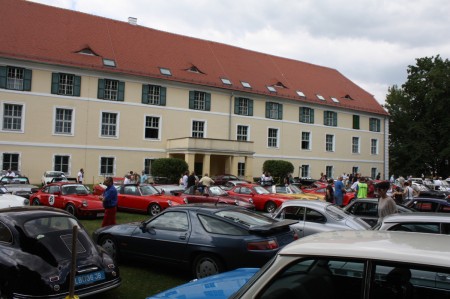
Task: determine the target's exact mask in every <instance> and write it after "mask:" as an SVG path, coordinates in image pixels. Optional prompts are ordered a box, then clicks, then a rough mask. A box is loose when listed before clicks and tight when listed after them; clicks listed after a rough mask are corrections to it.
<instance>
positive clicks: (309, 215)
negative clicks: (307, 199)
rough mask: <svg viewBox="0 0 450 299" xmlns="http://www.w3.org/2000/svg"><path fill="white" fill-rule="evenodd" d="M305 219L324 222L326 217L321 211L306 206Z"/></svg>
mask: <svg viewBox="0 0 450 299" xmlns="http://www.w3.org/2000/svg"><path fill="white" fill-rule="evenodd" d="M305 221H308V222H318V223H325V222H327V218H326V217H325V216H324V215H323V214H322V213H320V212H318V211H316V210H314V209H309V208H307V209H306V217H305Z"/></svg>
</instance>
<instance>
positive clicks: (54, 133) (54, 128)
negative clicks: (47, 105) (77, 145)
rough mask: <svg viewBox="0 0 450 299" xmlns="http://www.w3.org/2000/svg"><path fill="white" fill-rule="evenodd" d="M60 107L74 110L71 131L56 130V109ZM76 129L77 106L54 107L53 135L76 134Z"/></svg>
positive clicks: (60, 107)
mask: <svg viewBox="0 0 450 299" xmlns="http://www.w3.org/2000/svg"><path fill="white" fill-rule="evenodd" d="M58 109H64V110H71V111H72V119H71V121H70V125H71V128H70V133H64V132H56V115H57V114H56V111H57V110H58ZM74 130H75V108H73V107H63V106H55V107H53V135H58V136H74V135H75V133H74Z"/></svg>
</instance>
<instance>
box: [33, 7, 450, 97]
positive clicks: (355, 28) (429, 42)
mask: <svg viewBox="0 0 450 299" xmlns="http://www.w3.org/2000/svg"><path fill="white" fill-rule="evenodd" d="M32 2H38V3H42V4H47V5H52V6H57V7H61V8H67V9H71V10H75V11H80V12H84V13H88V14H92V15H96V16H102V17H106V18H110V19H114V20H119V21H124V22H127V21H128V17H134V18H137V24H138V25H141V26H145V27H149V28H154V29H157V30H162V31H167V32H171V33H176V34H181V35H186V36H190V37H195V38H200V39H205V40H210V41H215V42H220V43H224V44H228V45H233V46H237V47H241V48H245V49H249V50H254V51H258V52H262V53H267V54H272V55H276V56H281V57H285V58H291V59H295V60H299V61H304V62H308V63H312V64H317V65H321V66H325V67H329V68H333V69H336V70H338V71H339V72H340V73H342V74H343V75H344V76H346V77H347V78H348V79H350V80H352V81H353V82H354V83H356V84H357V85H359V86H360V87H362V88H363V89H365V90H366V91H367V92H369V93H370V94H372V95H374V97H375V99H376V100H377V101H378V102H379V103H380V104H384V102H385V99H386V94H387V93H388V88H389V87H391V86H393V85H397V86H399V87H400V86H401V85H402V84H403V83H405V82H406V80H407V69H408V66H410V65H415V64H416V59H417V58H423V57H435V56H437V55H440V56H441V57H442V58H443V59H449V58H450V17H449V15H450V1H448V0H432V1H430V0H283V1H281V0H239V1H237V0H32Z"/></svg>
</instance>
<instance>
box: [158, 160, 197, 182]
mask: <svg viewBox="0 0 450 299" xmlns="http://www.w3.org/2000/svg"><path fill="white" fill-rule="evenodd" d="M188 169H189V167H188V164H187V163H186V161H184V160H182V159H177V158H161V159H156V160H155V161H153V163H152V175H153V176H160V177H166V178H167V179H168V181H169V183H177V182H178V180H179V178H180V176H181V174H182V173H184V172H185V171H186V170H188Z"/></svg>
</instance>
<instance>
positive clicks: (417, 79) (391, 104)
mask: <svg viewBox="0 0 450 299" xmlns="http://www.w3.org/2000/svg"><path fill="white" fill-rule="evenodd" d="M407 73H408V78H407V81H406V83H404V84H403V85H402V87H401V88H399V87H397V86H392V87H391V88H389V90H388V94H387V98H386V104H385V108H386V109H387V111H388V112H389V114H390V126H389V131H390V140H389V142H390V144H389V157H390V161H389V164H390V169H391V172H393V173H395V174H396V175H415V176H417V175H421V174H422V173H423V174H425V175H440V176H447V175H448V174H449V173H450V171H449V165H448V164H449V160H450V158H449V157H450V142H449V139H450V138H449V137H450V136H449V133H450V130H449V129H450V121H449V120H450V117H449V113H448V109H449V107H450V62H449V60H448V59H445V60H443V59H442V58H441V57H440V56H439V55H438V56H436V57H431V58H429V57H425V58H418V59H416V65H410V66H408V69H407Z"/></svg>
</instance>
